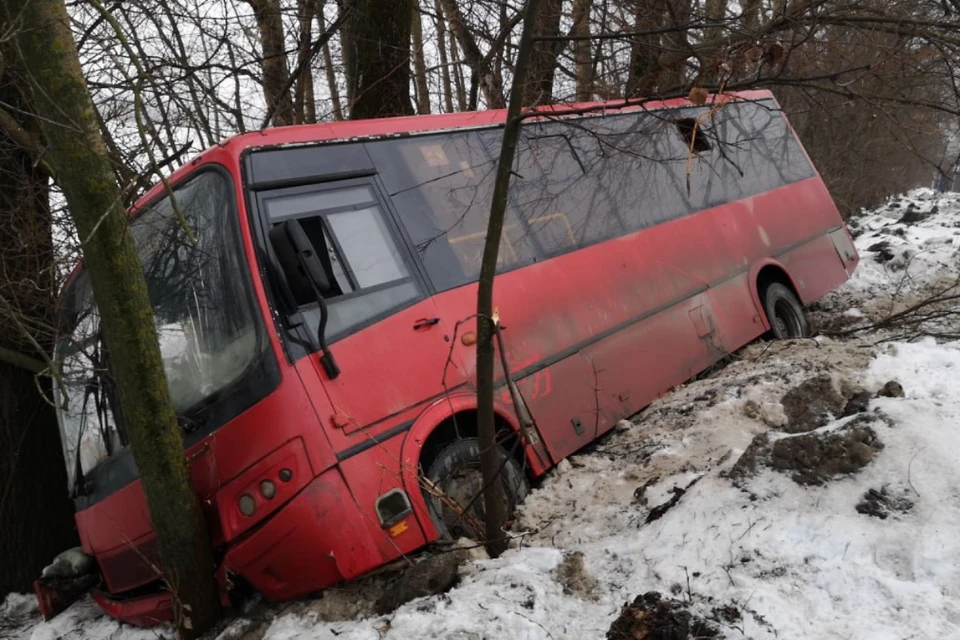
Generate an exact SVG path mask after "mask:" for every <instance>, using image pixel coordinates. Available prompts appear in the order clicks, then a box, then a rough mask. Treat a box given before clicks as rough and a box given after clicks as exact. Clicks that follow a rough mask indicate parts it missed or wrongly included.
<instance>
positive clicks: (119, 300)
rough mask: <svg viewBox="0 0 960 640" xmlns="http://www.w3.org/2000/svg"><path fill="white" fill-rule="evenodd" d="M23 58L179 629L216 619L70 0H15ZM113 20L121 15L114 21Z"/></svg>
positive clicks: (208, 564) (174, 425)
mask: <svg viewBox="0 0 960 640" xmlns="http://www.w3.org/2000/svg"><path fill="white" fill-rule="evenodd" d="M4 12H5V15H6V16H7V18H8V22H7V24H13V22H12V21H11V20H10V19H12V18H13V17H16V18H17V20H20V21H22V22H19V23H17V25H16V26H17V28H16V48H17V54H18V59H19V61H20V64H21V65H22V66H23V69H24V72H25V73H26V74H27V77H28V79H29V83H30V88H31V89H32V102H33V105H34V109H35V110H36V113H37V115H38V121H39V123H40V129H41V131H42V134H43V136H44V139H45V142H46V152H45V157H46V158H47V161H48V162H49V163H50V164H51V165H52V167H53V169H54V172H55V174H56V177H57V182H58V183H59V185H60V187H61V188H62V190H63V194H64V197H65V198H66V201H67V203H68V205H69V207H70V213H71V216H72V218H73V220H74V221H75V223H76V227H77V231H78V232H79V235H80V238H81V242H82V247H83V255H84V259H85V266H86V270H87V273H88V275H89V278H90V282H91V284H92V287H93V292H94V296H95V298H96V301H97V305H98V307H99V309H100V312H101V327H102V332H103V339H104V342H105V344H106V346H107V348H108V349H109V351H110V353H111V355H112V363H113V370H112V373H113V376H114V384H115V386H116V389H117V391H118V394H119V400H120V405H121V407H122V410H123V416H124V423H125V427H126V429H127V431H128V434H129V438H130V442H131V445H132V449H133V455H134V459H135V460H136V463H137V467H138V469H139V471H140V478H141V482H142V485H143V489H144V493H145V494H146V498H147V504H148V505H149V508H150V514H151V520H152V523H153V526H154V530H155V531H156V534H157V539H158V542H159V545H160V552H161V555H162V558H163V570H164V575H165V577H166V580H167V582H168V584H169V586H170V588H171V591H172V594H173V597H174V603H175V618H176V621H177V627H178V630H179V633H180V635H181V636H182V637H185V638H193V637H198V636H199V635H200V634H201V633H203V632H204V631H206V630H207V629H209V628H210V627H211V626H212V625H213V624H214V623H215V622H216V620H217V619H218V617H219V612H220V602H219V598H218V596H217V590H216V586H215V584H214V575H213V570H214V563H213V553H212V549H211V546H210V538H209V535H208V533H207V525H206V521H205V519H204V517H203V513H202V511H201V509H200V505H199V502H198V501H197V498H196V495H195V494H194V493H193V490H192V488H191V487H190V484H189V481H188V476H187V467H186V459H185V457H184V455H183V442H182V439H181V436H180V427H179V424H178V422H177V417H176V412H175V410H174V407H173V403H172V402H171V400H170V394H169V391H168V387H167V380H166V375H165V372H164V367H163V361H162V359H161V355H160V348H159V344H158V339H157V332H156V326H155V324H154V321H153V312H152V308H151V305H150V300H149V297H148V295H147V285H146V281H145V279H144V275H143V271H142V269H141V267H140V259H139V257H138V255H137V250H136V247H135V246H134V242H133V238H132V236H131V234H130V233H129V232H128V220H127V216H126V212H125V211H124V208H123V198H122V194H121V191H120V188H119V187H118V185H117V183H116V180H115V176H114V172H113V170H112V168H111V163H110V159H109V157H108V153H107V149H106V146H105V144H104V142H103V138H102V137H101V135H100V133H99V125H98V122H97V118H96V116H95V108H94V106H93V103H92V101H91V98H90V94H89V91H88V88H87V84H86V81H85V79H84V75H83V71H82V69H81V66H80V59H79V56H78V54H77V49H76V46H75V43H74V40H73V35H72V33H71V31H70V19H69V17H68V14H67V9H66V6H65V4H64V2H63V0H33V1H32V2H29V3H27V4H26V5H23V6H20V3H19V2H14V0H7V1H6V2H5V3H4ZM114 26H118V25H116V24H114Z"/></svg>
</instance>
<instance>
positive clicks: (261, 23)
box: [247, 0, 294, 127]
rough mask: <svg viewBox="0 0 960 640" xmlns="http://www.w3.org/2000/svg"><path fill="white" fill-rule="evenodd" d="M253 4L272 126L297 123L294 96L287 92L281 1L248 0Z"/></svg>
mask: <svg viewBox="0 0 960 640" xmlns="http://www.w3.org/2000/svg"><path fill="white" fill-rule="evenodd" d="M247 2H248V3H249V4H250V6H251V7H253V15H254V17H255V18H256V20H257V30H258V31H259V32H260V47H261V49H262V52H261V53H262V56H263V59H262V60H261V62H260V69H261V73H262V74H263V97H264V99H265V100H266V102H267V111H270V112H271V113H273V125H274V126H277V127H279V126H283V125H288V124H293V123H294V113H293V99H292V98H291V97H290V92H289V91H285V90H284V89H285V87H286V86H287V79H288V78H289V77H290V70H289V68H288V66H287V51H286V47H285V46H284V42H283V20H282V19H281V13H280V0H247Z"/></svg>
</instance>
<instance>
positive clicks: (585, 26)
mask: <svg viewBox="0 0 960 640" xmlns="http://www.w3.org/2000/svg"><path fill="white" fill-rule="evenodd" d="M592 8H593V0H573V16H572V17H573V35H574V36H576V37H577V38H578V39H577V40H574V41H573V61H574V63H575V64H576V79H577V90H576V91H577V93H576V95H577V102H587V101H589V100H590V99H591V98H593V55H592V52H591V51H590V40H588V38H589V37H590V10H591V9H592Z"/></svg>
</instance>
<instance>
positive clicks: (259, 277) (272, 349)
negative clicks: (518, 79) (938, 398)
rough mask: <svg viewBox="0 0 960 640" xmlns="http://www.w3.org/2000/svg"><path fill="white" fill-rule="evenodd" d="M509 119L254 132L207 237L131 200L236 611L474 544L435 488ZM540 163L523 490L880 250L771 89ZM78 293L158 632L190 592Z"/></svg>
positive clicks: (522, 241)
mask: <svg viewBox="0 0 960 640" xmlns="http://www.w3.org/2000/svg"><path fill="white" fill-rule="evenodd" d="M504 117H505V112H504V111H486V112H479V113H456V114H447V115H429V116H420V117H405V118H391V119H383V120H374V121H357V122H336V123H325V124H317V125H304V126H296V127H284V128H278V129H273V130H266V131H262V132H258V133H249V134H245V135H240V136H237V137H235V138H232V139H230V140H228V141H226V142H224V143H223V144H220V145H218V146H216V147H214V148H212V149H210V150H208V151H206V152H204V153H202V154H201V155H200V156H199V157H197V158H195V159H194V160H193V161H192V162H190V163H189V164H188V165H187V166H185V167H183V168H182V169H180V170H179V171H178V172H177V173H176V174H175V175H174V176H173V177H172V180H171V183H172V184H173V185H174V189H175V197H176V199H177V202H178V204H179V207H180V209H181V210H182V211H183V213H184V215H185V216H186V219H187V222H188V224H189V226H190V228H191V229H192V232H193V234H194V235H195V236H196V243H195V244H193V243H191V242H190V241H189V240H188V238H187V235H186V233H185V231H184V227H183V225H181V223H180V222H179V219H178V217H177V215H175V213H174V211H173V208H172V206H171V204H170V200H169V197H168V195H167V193H166V192H165V191H164V190H163V189H162V188H161V187H159V186H158V187H155V188H154V189H153V190H152V191H151V192H150V193H148V194H147V195H146V196H145V197H144V198H143V199H142V200H141V201H140V202H139V203H138V206H137V207H135V210H134V212H133V213H132V218H131V224H130V227H131V230H132V232H133V234H134V236H135V237H136V242H137V246H138V249H139V251H140V253H141V257H142V261H143V265H144V273H145V275H146V279H147V282H148V285H149V292H150V298H151V301H152V303H153V305H154V312H155V315H156V321H157V328H158V332H159V336H160V346H161V351H162V353H163V357H164V361H165V365H166V373H167V378H168V380H169V385H170V392H171V394H172V397H173V402H174V404H175V405H176V408H177V411H178V412H179V415H180V421H181V425H182V428H183V438H184V441H185V446H186V456H187V460H188V464H189V469H190V475H191V481H192V483H193V486H194V487H195V490H196V492H197V494H198V495H199V497H200V499H201V501H202V504H203V507H204V509H205V513H206V516H207V517H208V519H209V523H210V530H211V537H212V539H211V544H212V545H213V547H214V549H215V551H216V558H217V561H218V570H217V579H218V581H219V585H220V588H221V593H222V597H223V599H224V602H225V603H229V602H231V601H232V599H234V598H240V597H243V595H244V594H251V593H253V592H258V593H259V594H261V595H262V596H263V597H265V598H266V599H267V600H269V601H278V600H283V599H287V598H294V597H298V596H302V595H305V594H309V593H311V592H314V591H317V590H321V589H324V588H326V587H328V586H330V585H333V584H335V583H338V582H341V581H344V580H350V579H352V578H356V577H358V576H361V575H363V574H364V573H366V572H369V571H370V570H372V569H374V568H376V567H379V566H381V565H383V564H384V563H387V562H390V561H392V560H394V559H396V558H398V557H400V556H401V555H402V554H409V553H411V552H414V551H416V550H418V549H420V548H421V547H424V546H425V545H427V544H429V543H432V542H434V541H437V540H440V539H444V538H452V537H456V536H460V535H470V534H471V533H472V531H471V525H472V523H473V522H475V520H472V519H471V518H469V517H466V516H464V517H463V518H460V517H458V516H456V515H455V514H454V513H453V512H452V511H451V509H449V508H448V507H447V506H446V505H447V504H448V503H447V501H446V500H441V499H440V498H439V497H438V496H439V495H442V494H446V495H447V496H449V497H450V498H452V499H454V500H457V501H460V502H461V504H465V503H468V502H470V501H471V496H472V494H473V492H475V491H476V475H477V474H478V471H477V456H478V449H477V443H476V439H475V435H476V420H475V410H476V395H475V388H474V381H475V360H476V358H475V351H474V349H475V347H474V346H473V343H474V340H475V336H474V335H473V332H474V331H475V327H476V323H475V320H474V321H471V320H470V318H471V316H472V314H474V313H475V304H476V287H477V284H476V280H477V274H478V272H479V266H480V256H481V253H482V246H483V241H484V237H485V230H486V220H487V217H488V216H489V202H490V196H491V191H492V186H493V176H494V172H495V171H494V170H495V164H496V161H497V156H498V152H499V148H500V140H501V137H502V126H503V122H504ZM697 118H699V122H700V126H699V127H694V126H693V124H694V119H697ZM691 149H692V150H693V153H691ZM517 153H518V155H517V159H516V162H515V167H514V176H513V180H512V186H511V190H510V196H509V198H510V203H509V211H508V213H507V219H506V223H505V226H504V233H503V239H502V246H501V251H500V263H499V275H498V278H497V283H496V291H495V300H494V303H495V305H496V307H497V308H498V310H499V315H500V321H501V323H502V327H503V330H502V337H503V348H504V354H503V355H504V356H505V360H506V362H507V363H508V365H509V369H510V371H511V375H512V378H513V379H514V380H515V381H516V384H517V388H518V389H519V392H520V394H521V395H522V398H523V401H524V402H525V404H526V405H527V408H528V409H529V413H530V414H531V415H532V416H533V418H534V419H535V426H533V427H531V428H524V429H523V431H524V432H523V433H521V425H520V424H519V422H518V420H517V417H516V411H515V410H514V407H513V406H512V402H511V395H510V393H508V391H507V390H506V388H504V387H501V389H500V391H499V392H498V396H497V399H496V410H497V420H498V428H499V436H498V439H499V441H500V442H501V446H502V449H503V451H502V455H503V460H504V473H503V481H504V485H505V488H506V489H507V492H508V495H509V497H510V498H511V500H512V501H513V502H514V503H516V502H518V501H520V500H521V499H522V498H523V495H524V493H525V492H526V490H527V488H528V486H529V483H530V482H531V481H532V480H534V479H536V478H538V477H540V476H542V475H543V474H544V473H545V472H546V471H547V470H549V469H550V468H551V467H553V466H554V465H556V464H557V463H558V462H560V461H561V460H562V459H563V458H564V457H565V456H568V455H570V454H571V453H573V452H575V451H577V450H578V449H580V448H582V447H584V446H585V445H587V444H588V443H590V442H591V441H593V440H594V439H595V438H597V437H598V436H600V435H602V434H604V433H605V432H607V431H609V430H610V429H611V428H612V427H613V426H614V425H615V424H616V423H617V421H618V420H620V419H623V418H626V417H629V416H631V415H634V414H635V413H637V412H638V411H639V410H640V409H642V408H643V407H645V406H646V405H648V404H649V403H650V402H652V401H653V400H654V399H655V398H657V397H658V396H659V395H662V394H663V393H665V392H667V391H668V390H669V389H670V388H672V387H674V386H675V385H678V384H681V383H683V382H684V381H686V380H688V379H690V378H691V377H693V376H695V375H696V374H697V373H699V372H701V371H703V370H704V369H706V368H707V367H709V366H710V365H711V364H713V363H715V362H717V361H718V360H719V359H721V358H722V357H724V356H725V355H726V354H729V353H731V352H732V351H734V350H736V349H738V348H740V347H742V346H743V345H745V344H747V343H749V342H751V341H752V340H754V339H756V338H758V337H759V336H761V335H763V334H765V333H768V332H769V333H772V334H773V335H774V336H775V337H799V336H803V335H804V334H805V333H807V331H808V328H807V323H806V319H805V316H804V312H803V308H802V307H803V305H806V304H809V303H811V302H812V301H814V300H816V299H818V298H819V297H821V296H823V295H824V294H825V293H827V292H828V291H830V290H831V289H833V288H835V287H837V286H838V285H840V284H841V283H843V282H844V281H845V280H846V279H847V278H848V277H849V276H850V274H851V273H852V272H853V269H854V268H855V267H856V265H857V262H858V259H859V258H858V256H857V254H856V251H855V249H854V247H853V244H852V241H851V238H850V235H849V233H848V232H847V230H846V228H845V226H844V223H843V220H842V218H841V216H840V215H839V213H838V211H837V209H836V207H835V205H834V203H833V201H832V200H831V198H830V195H829V194H828V192H827V189H826V188H825V186H824V183H823V181H822V180H821V178H820V176H819V175H818V173H817V171H816V170H815V168H814V167H813V165H812V164H811V162H810V159H809V158H808V157H807V155H806V153H805V151H804V150H803V148H802V147H801V144H800V142H799V141H798V140H797V138H796V136H795V134H794V132H793V130H792V128H791V127H790V125H789V123H788V122H787V120H786V118H785V117H784V115H783V113H781V111H780V110H779V108H778V106H777V103H776V102H775V100H774V98H773V96H772V95H771V94H770V93H768V92H747V93H739V94H729V95H724V96H720V97H715V98H713V99H712V100H711V101H710V103H709V104H707V105H695V104H692V103H690V102H688V101H685V100H674V101H669V102H655V103H646V104H644V105H642V106H624V105H623V104H620V105H617V104H613V103H610V104H591V105H575V106H572V107H553V108H550V109H546V110H544V111H543V112H542V113H541V115H540V116H539V117H536V118H530V119H528V120H526V121H525V124H524V126H523V128H522V134H521V140H520V143H519V147H518V152H517ZM61 306H62V324H61V326H62V336H63V337H62V339H61V340H60V341H59V343H58V345H57V352H56V358H57V361H58V362H59V363H61V366H62V371H61V379H62V381H63V383H62V385H60V386H59V388H58V389H57V395H58V398H59V399H60V400H61V401H66V402H61V405H62V408H61V410H60V416H59V418H60V426H61V431H62V440H63V449H64V454H65V457H66V462H67V467H68V469H69V476H70V488H71V491H72V495H73V498H74V500H75V503H76V509H77V512H76V523H77V526H78V528H79V532H80V537H81V541H82V551H83V553H85V554H87V555H88V556H91V557H92V558H93V559H94V560H95V562H94V563H93V565H94V566H95V567H96V572H97V578H96V579H97V581H98V586H97V588H96V590H95V592H94V597H95V599H96V600H97V602H98V603H99V604H100V605H101V606H102V607H103V608H104V609H105V610H106V611H108V612H109V613H110V614H112V615H114V616H116V617H117V618H120V619H122V620H126V621H128V622H131V623H134V624H139V625H147V624H151V623H154V622H157V621H160V620H164V619H167V618H169V616H170V614H171V605H170V598H169V596H168V594H167V593H166V592H165V591H164V590H163V585H162V582H161V581H160V579H159V575H158V573H157V572H156V570H155V567H156V566H158V564H159V559H158V557H157V549H156V542H155V541H156V539H155V535H154V533H153V531H152V528H151V523H150V517H149V514H148V512H147V506H146V503H145V500H144V495H143V492H142V490H141V486H140V482H139V481H138V475H137V468H136V465H135V463H134V461H133V457H132V456H131V452H130V448H129V447H128V446H127V438H126V434H125V432H124V428H123V419H122V416H121V415H120V413H119V411H118V408H117V403H116V394H115V393H114V391H113V387H112V384H111V382H110V378H109V375H106V374H105V372H108V371H109V370H110V362H109V354H107V353H106V351H105V350H104V349H103V347H102V343H101V341H100V337H99V336H100V331H99V322H98V315H97V310H96V307H95V305H94V304H93V299H92V295H91V290H90V287H89V282H88V279H87V277H86V276H85V274H84V272H83V271H82V269H78V270H77V272H76V273H75V274H74V275H73V277H72V278H71V280H70V282H69V283H68V285H67V286H66V288H65V290H64V293H63V296H62V305H61ZM475 504H476V503H475ZM46 589H47V587H44V586H43V585H42V584H39V583H38V585H37V592H38V597H39V599H40V600H41V606H42V608H43V610H44V611H46V612H48V613H49V612H50V608H51V606H52V604H51V603H52V602H53V600H52V599H51V595H50V593H49V592H48V591H47V590H46Z"/></svg>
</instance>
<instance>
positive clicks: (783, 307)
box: [763, 282, 810, 340]
mask: <svg viewBox="0 0 960 640" xmlns="http://www.w3.org/2000/svg"><path fill="white" fill-rule="evenodd" d="M763 307H764V310H765V311H766V312H767V320H769V321H770V334H771V335H772V336H773V337H774V338H775V339H777V340H788V339H791V338H805V337H807V336H808V335H810V323H809V322H807V314H806V313H804V311H803V305H801V304H800V301H799V300H797V296H795V295H793V291H791V290H790V289H789V288H788V287H786V286H784V285H782V284H780V283H779V282H774V283H773V284H771V285H770V286H768V287H767V290H766V291H765V292H764V296H763Z"/></svg>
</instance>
